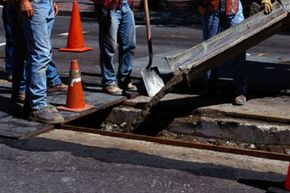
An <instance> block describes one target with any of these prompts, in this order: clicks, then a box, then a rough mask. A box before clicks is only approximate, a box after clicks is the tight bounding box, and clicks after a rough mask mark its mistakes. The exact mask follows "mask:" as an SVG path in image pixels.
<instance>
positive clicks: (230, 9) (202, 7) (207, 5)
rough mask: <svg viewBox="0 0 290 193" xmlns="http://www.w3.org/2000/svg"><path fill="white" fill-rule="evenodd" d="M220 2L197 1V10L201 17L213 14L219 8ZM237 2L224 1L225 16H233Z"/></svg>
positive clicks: (234, 0) (236, 9)
mask: <svg viewBox="0 0 290 193" xmlns="http://www.w3.org/2000/svg"><path fill="white" fill-rule="evenodd" d="M220 3H221V1H220V0H199V3H198V4H199V5H198V10H199V12H200V14H201V15H204V14H206V13H211V12H215V11H217V10H218V9H219V7H220ZM238 5H239V0H226V5H225V14H226V15H234V14H236V13H237V11H238Z"/></svg>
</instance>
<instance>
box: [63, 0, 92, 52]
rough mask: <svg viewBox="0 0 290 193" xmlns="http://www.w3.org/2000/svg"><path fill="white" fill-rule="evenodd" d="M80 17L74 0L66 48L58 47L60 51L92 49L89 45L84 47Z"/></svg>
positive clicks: (76, 2)
mask: <svg viewBox="0 0 290 193" xmlns="http://www.w3.org/2000/svg"><path fill="white" fill-rule="evenodd" d="M82 31H83V30H82V24H81V17H80V12H79V8H78V1H77V0H74V2H73V8H72V13H71V21H70V27H69V35H68V40H67V46H66V48H60V49H59V51H61V52H85V51H90V50H92V48H91V47H85V43H84V36H83V32H82Z"/></svg>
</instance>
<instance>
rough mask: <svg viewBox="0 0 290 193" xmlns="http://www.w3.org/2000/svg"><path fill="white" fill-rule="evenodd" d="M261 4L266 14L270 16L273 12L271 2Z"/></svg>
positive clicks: (262, 0)
mask: <svg viewBox="0 0 290 193" xmlns="http://www.w3.org/2000/svg"><path fill="white" fill-rule="evenodd" d="M261 4H262V8H263V9H264V13H265V14H269V13H271V12H272V9H273V5H272V2H271V0H261Z"/></svg>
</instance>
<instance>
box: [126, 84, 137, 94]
mask: <svg viewBox="0 0 290 193" xmlns="http://www.w3.org/2000/svg"><path fill="white" fill-rule="evenodd" d="M124 89H125V90H126V91H129V92H136V91H137V90H138V89H137V86H136V85H134V84H133V83H132V82H130V83H129V84H128V85H127V87H126V88H124Z"/></svg>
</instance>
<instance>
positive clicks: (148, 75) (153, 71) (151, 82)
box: [141, 67, 164, 96]
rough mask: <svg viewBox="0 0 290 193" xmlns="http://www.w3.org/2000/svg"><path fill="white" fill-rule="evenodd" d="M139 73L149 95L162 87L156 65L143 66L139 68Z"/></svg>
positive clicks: (152, 94)
mask: <svg viewBox="0 0 290 193" xmlns="http://www.w3.org/2000/svg"><path fill="white" fill-rule="evenodd" d="M141 75H142V79H143V82H144V85H145V88H146V91H147V94H148V95H149V96H154V95H156V94H157V93H158V92H159V91H160V90H161V89H162V88H163V87H164V82H163V80H162V78H161V77H160V76H159V71H158V68H157V67H152V68H144V69H142V70H141Z"/></svg>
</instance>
